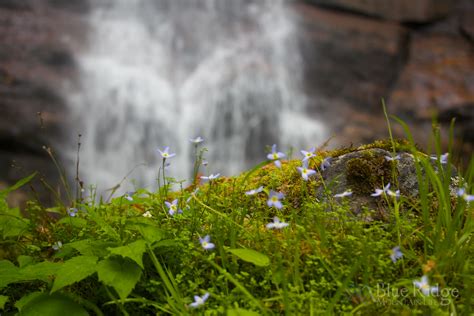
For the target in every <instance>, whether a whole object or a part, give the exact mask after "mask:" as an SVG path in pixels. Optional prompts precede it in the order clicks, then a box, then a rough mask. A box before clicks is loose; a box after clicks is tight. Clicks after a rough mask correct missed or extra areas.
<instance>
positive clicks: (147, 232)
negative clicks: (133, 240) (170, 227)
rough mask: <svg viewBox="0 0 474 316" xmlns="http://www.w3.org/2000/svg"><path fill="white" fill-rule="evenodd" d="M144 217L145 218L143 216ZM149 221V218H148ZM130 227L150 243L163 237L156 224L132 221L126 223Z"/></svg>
mask: <svg viewBox="0 0 474 316" xmlns="http://www.w3.org/2000/svg"><path fill="white" fill-rule="evenodd" d="M144 219H146V218H144ZM148 222H149V220H148ZM128 227H130V229H133V230H136V231H138V232H139V233H140V234H141V235H142V237H143V238H144V239H145V240H146V241H147V242H149V243H150V244H152V243H154V242H156V241H160V240H162V239H163V236H164V233H163V231H162V230H160V229H159V228H158V226H155V225H150V224H148V223H139V222H137V223H133V224H131V225H128Z"/></svg>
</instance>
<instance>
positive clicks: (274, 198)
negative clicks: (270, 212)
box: [267, 190, 285, 209]
mask: <svg viewBox="0 0 474 316" xmlns="http://www.w3.org/2000/svg"><path fill="white" fill-rule="evenodd" d="M284 198H285V195H284V194H283V193H281V192H275V191H273V190H272V191H270V194H269V197H268V201H267V205H268V206H269V207H272V206H275V207H276V208H278V209H281V208H282V207H283V204H282V203H281V202H280V200H281V199H284Z"/></svg>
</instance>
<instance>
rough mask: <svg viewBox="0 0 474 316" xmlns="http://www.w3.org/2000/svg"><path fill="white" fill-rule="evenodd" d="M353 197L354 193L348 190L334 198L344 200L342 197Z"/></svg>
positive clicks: (335, 195)
mask: <svg viewBox="0 0 474 316" xmlns="http://www.w3.org/2000/svg"><path fill="white" fill-rule="evenodd" d="M351 195H352V191H351V190H346V191H344V192H342V193H338V194H334V197H335V198H342V197H346V196H351Z"/></svg>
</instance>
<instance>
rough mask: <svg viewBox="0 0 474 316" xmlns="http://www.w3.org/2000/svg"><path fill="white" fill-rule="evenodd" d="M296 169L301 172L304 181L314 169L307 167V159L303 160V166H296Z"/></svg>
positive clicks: (313, 172)
mask: <svg viewBox="0 0 474 316" xmlns="http://www.w3.org/2000/svg"><path fill="white" fill-rule="evenodd" d="M296 169H298V170H299V172H301V176H302V177H303V180H304V181H308V177H309V176H311V175H313V174H315V173H316V171H315V170H313V169H308V161H307V160H306V161H304V162H303V167H296Z"/></svg>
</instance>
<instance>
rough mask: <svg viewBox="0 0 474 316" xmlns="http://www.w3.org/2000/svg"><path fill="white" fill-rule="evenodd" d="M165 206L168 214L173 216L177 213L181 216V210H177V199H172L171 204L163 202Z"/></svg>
mask: <svg viewBox="0 0 474 316" xmlns="http://www.w3.org/2000/svg"><path fill="white" fill-rule="evenodd" d="M165 204H166V206H167V207H168V214H170V215H171V216H173V215H174V214H176V213H178V214H181V213H183V211H182V210H180V209H178V199H174V200H173V202H171V203H170V202H168V201H165Z"/></svg>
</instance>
